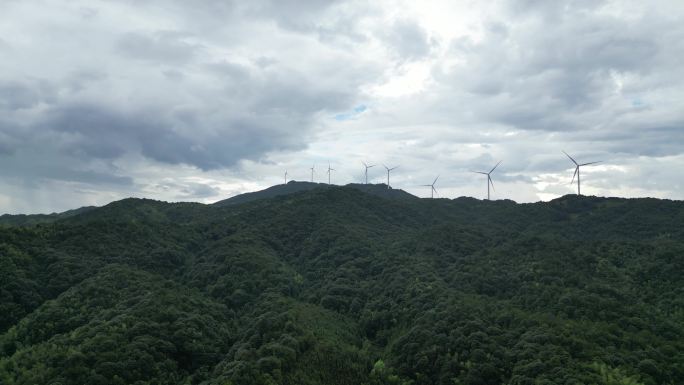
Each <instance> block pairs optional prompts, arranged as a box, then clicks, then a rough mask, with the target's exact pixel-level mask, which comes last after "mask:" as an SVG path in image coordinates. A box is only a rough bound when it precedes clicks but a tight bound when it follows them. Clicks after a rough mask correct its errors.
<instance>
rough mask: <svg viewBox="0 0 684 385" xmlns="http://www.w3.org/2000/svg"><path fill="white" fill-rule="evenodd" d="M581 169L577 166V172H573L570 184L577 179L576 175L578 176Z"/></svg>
mask: <svg viewBox="0 0 684 385" xmlns="http://www.w3.org/2000/svg"><path fill="white" fill-rule="evenodd" d="M578 171H579V166H577V167H575V173H574V174H572V180H571V181H570V184H572V182H574V181H575V177H576V176H577V172H578Z"/></svg>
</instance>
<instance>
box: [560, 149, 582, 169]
mask: <svg viewBox="0 0 684 385" xmlns="http://www.w3.org/2000/svg"><path fill="white" fill-rule="evenodd" d="M563 154H565V155H566V156H567V157H568V158H570V160H571V161H572V163H574V164H575V165H576V166H579V164H577V162H575V160H574V159H572V157H571V156H570V155H568V153H567V152H565V151H563Z"/></svg>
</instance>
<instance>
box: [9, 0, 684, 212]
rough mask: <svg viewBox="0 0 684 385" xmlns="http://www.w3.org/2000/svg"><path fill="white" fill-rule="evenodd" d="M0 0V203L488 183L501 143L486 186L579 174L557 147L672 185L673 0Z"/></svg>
mask: <svg viewBox="0 0 684 385" xmlns="http://www.w3.org/2000/svg"><path fill="white" fill-rule="evenodd" d="M3 8H4V9H3V16H0V55H1V56H2V57H3V60H2V61H0V69H1V70H2V71H0V161H1V162H0V212H12V213H15V212H28V213H30V212H49V211H61V210H65V209H69V208H74V207H78V206H83V205H90V204H104V203H107V202H108V201H110V200H113V199H119V198H122V197H126V196H145V197H150V198H155V199H164V200H198V201H204V202H210V201H214V200H218V199H221V198H225V197H226V196H229V195H232V194H236V193H240V192H244V191H248V190H252V189H257V188H263V187H266V186H268V185H271V184H274V183H279V182H281V180H282V173H283V172H284V170H286V169H287V170H288V171H289V174H290V175H291V176H293V177H294V178H296V179H301V180H306V179H308V178H309V172H308V169H309V168H310V167H311V164H318V165H319V167H320V169H321V170H322V169H323V165H327V164H328V162H332V163H333V164H335V168H336V169H337V170H338V172H337V173H336V174H335V175H334V178H333V179H334V181H337V183H340V184H342V183H348V182H352V181H359V180H360V178H361V175H362V174H363V167H361V166H360V164H361V163H360V162H361V161H362V160H366V161H369V162H374V163H382V162H385V163H388V164H389V163H391V164H401V168H400V169H398V170H397V171H398V172H397V173H396V175H393V180H392V181H393V183H392V184H393V185H394V186H396V187H398V188H403V189H406V190H408V191H410V192H413V193H415V194H418V195H422V196H424V195H429V191H422V189H421V188H420V187H418V186H419V185H421V184H426V183H428V182H430V181H431V180H432V179H434V177H435V176H436V175H438V174H439V175H442V176H441V177H440V183H439V184H438V186H437V188H438V190H439V192H440V194H441V196H447V197H455V196H460V195H471V196H476V197H478V198H481V197H483V195H484V194H485V191H486V190H485V189H484V183H483V181H481V180H480V178H478V177H477V176H476V175H474V174H472V173H471V171H473V170H483V169H489V168H491V167H492V166H493V164H495V163H496V162H497V161H498V160H501V159H503V160H504V162H503V163H502V165H501V168H500V169H497V174H496V175H495V176H494V182H495V184H496V186H497V192H496V194H495V195H494V197H496V198H511V199H515V200H517V201H535V200H539V199H551V198H554V197H557V196H560V195H562V194H566V193H571V192H572V191H573V189H572V186H569V184H568V183H569V179H570V177H571V176H572V170H571V168H572V165H571V164H570V162H569V161H568V160H567V159H566V158H565V157H564V155H563V154H562V153H561V152H560V151H561V150H566V151H568V152H570V153H571V154H573V156H576V157H577V158H579V159H581V160H587V161H589V160H603V163H602V164H600V165H597V166H594V167H589V168H587V170H586V171H585V173H586V174H585V175H586V179H584V180H585V181H586V186H585V185H584V184H583V191H584V192H585V193H587V194H597V195H617V196H630V197H631V196H656V197H663V198H672V199H682V198H684V193H682V192H681V191H682V182H683V181H684V180H683V178H682V176H681V172H680V171H679V170H681V169H684V130H683V128H684V109H682V108H681V105H682V99H683V95H684V87H683V86H684V76H682V75H684V70H683V69H682V68H684V67H683V66H682V63H681V58H682V57H684V27H683V26H681V25H680V24H681V22H680V21H681V19H682V16H684V4H682V3H680V2H676V1H664V0H663V1H656V2H653V3H649V4H648V5H646V4H643V3H642V2H636V1H586V0H565V1H561V2H554V3H549V2H540V1H532V0H510V1H496V2H490V3H488V4H486V5H484V4H482V3H481V2H475V1H472V2H459V3H456V2H449V1H428V2H420V4H418V3H415V2H409V1H382V2H371V3H369V2H365V1H321V0H309V1H305V2H291V1H274V0H273V1H267V0H261V1H254V2H248V3H244V2H231V1H206V2H200V3H193V4H192V5H190V4H189V3H187V2H182V1H173V2H169V1H164V2H161V1H149V2H145V3H139V2H133V1H124V2H108V1H87V2H86V1H73V2H68V3H64V2H52V1H48V0H40V1H38V0H37V1H31V2H19V1H9V2H6V3H5V4H3ZM399 171H400V172H399ZM318 177H319V178H320V179H321V180H322V179H323V177H324V176H323V172H322V171H320V172H319V175H318ZM373 178H374V181H381V180H383V173H382V172H381V171H379V170H377V169H373ZM566 179H568V180H566Z"/></svg>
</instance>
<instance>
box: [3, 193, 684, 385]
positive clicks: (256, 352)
mask: <svg viewBox="0 0 684 385" xmlns="http://www.w3.org/2000/svg"><path fill="white" fill-rule="evenodd" d="M304 190H306V191H299V192H293V193H291V194H286V195H279V194H274V195H269V196H272V197H271V198H268V199H253V198H250V199H249V200H250V201H249V202H246V203H236V202H233V204H222V205H213V206H212V205H201V204H190V203H178V204H169V203H164V202H158V201H151V200H139V199H126V200H123V201H119V202H114V203H112V204H110V205H108V206H105V207H102V208H97V209H89V210H84V211H82V212H79V213H77V214H76V215H69V216H66V217H58V218H48V219H50V220H47V219H46V218H40V220H38V221H33V220H32V219H31V218H23V219H22V220H21V221H18V222H14V223H13V222H12V218H9V217H6V218H5V220H4V221H3V222H4V223H6V224H5V225H2V226H0V298H1V299H0V384H3V385H5V384H6V385H15V384H16V385H19V384H27V385H28V384H62V385H66V384H79V385H80V384H160V385H161V384H203V385H227V384H234V385H243V384H340V385H342V384H349V385H352V384H354V385H356V384H366V385H378V384H413V385H426V384H444V385H446V384H450V385H454V384H469V385H477V384H481V385H489V384H516V385H523V384H597V385H599V384H605V385H614V384H625V385H626V384H644V385H646V384H648V385H655V384H684V274H682V272H683V271H684V204H683V203H681V202H672V201H663V200H655V199H636V200H625V199H616V198H611V199H604V198H593V197H576V196H566V197H563V198H561V199H557V200H555V201H552V202H548V203H536V204H525V205H520V204H515V203H513V202H510V201H495V202H486V201H484V202H483V201H478V200H474V199H467V198H459V199H455V200H446V199H434V200H428V199H417V198H408V197H407V196H406V194H399V193H397V194H394V193H393V194H387V195H386V196H383V194H379V193H377V192H378V191H375V192H374V193H373V191H370V190H369V191H366V192H364V191H361V190H360V189H359V188H351V187H336V188H313V189H304ZM368 192H371V194H369V193H368ZM269 194H270V193H269ZM7 223H10V224H12V223H13V224H12V225H8V224H7ZM18 225H22V226H18Z"/></svg>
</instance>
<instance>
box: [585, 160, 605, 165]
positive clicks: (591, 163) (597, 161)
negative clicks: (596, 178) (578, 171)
mask: <svg viewBox="0 0 684 385" xmlns="http://www.w3.org/2000/svg"><path fill="white" fill-rule="evenodd" d="M601 162H602V161H601V160H599V161H596V162H589V163H582V164H580V166H588V165H590V164H596V163H601Z"/></svg>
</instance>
